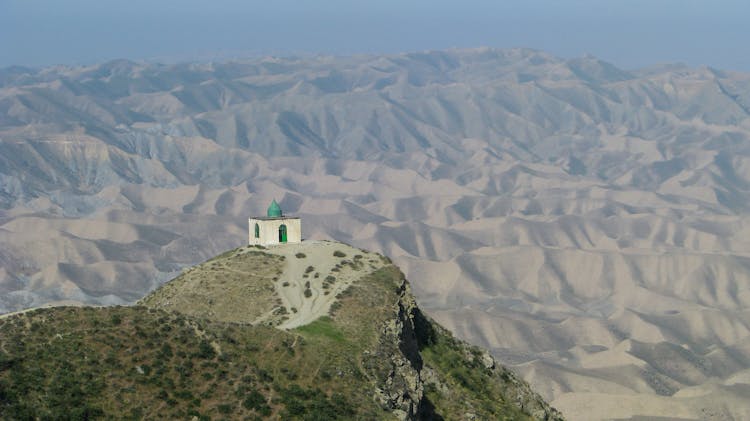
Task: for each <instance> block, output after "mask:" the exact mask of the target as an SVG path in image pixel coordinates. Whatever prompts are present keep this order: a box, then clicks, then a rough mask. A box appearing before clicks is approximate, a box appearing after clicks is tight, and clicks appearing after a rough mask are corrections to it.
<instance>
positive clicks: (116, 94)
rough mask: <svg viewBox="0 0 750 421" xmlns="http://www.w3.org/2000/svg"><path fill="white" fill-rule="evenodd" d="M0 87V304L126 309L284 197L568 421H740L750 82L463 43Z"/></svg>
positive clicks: (309, 222) (19, 72) (236, 238)
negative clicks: (389, 270)
mask: <svg viewBox="0 0 750 421" xmlns="http://www.w3.org/2000/svg"><path fill="white" fill-rule="evenodd" d="M2 75H3V76H2V77H0V311H12V310H18V309H21V308H25V307H29V306H36V305H41V304H45V303H53V302H58V303H59V302H86V303H98V304H117V303H125V302H132V301H134V300H136V299H138V298H140V297H142V296H143V295H144V294H145V293H146V292H147V291H149V290H151V289H153V288H154V287H156V286H157V285H159V284H160V283H162V282H163V281H165V280H167V279H169V278H170V277H172V276H173V275H174V274H176V273H178V271H179V270H180V268H182V267H185V266H188V265H192V264H195V263H197V262H200V261H202V260H205V259H206V258H208V257H210V256H213V255H215V254H217V253H219V252H221V251H223V250H226V249H229V248H232V247H235V246H237V245H240V244H242V243H243V241H244V239H245V237H246V226H245V224H246V220H247V217H248V216H250V215H254V214H263V212H264V210H265V207H266V206H267V204H268V203H269V202H270V201H271V200H272V199H274V198H276V199H277V200H278V201H279V202H280V204H281V206H282V208H283V209H285V211H287V212H288V213H290V214H297V215H299V216H301V217H302V218H303V235H304V236H305V237H306V238H335V239H338V240H341V241H345V242H349V243H352V244H354V245H357V246H359V247H365V248H369V249H373V250H378V251H381V252H383V253H385V254H388V255H389V256H391V257H392V258H393V259H394V260H395V261H396V262H397V263H398V264H399V266H400V267H402V268H404V270H405V272H406V273H407V275H408V277H409V278H410V279H412V280H413V282H414V289H415V293H416V295H417V297H419V299H420V303H421V305H422V307H423V308H425V309H426V310H427V311H428V312H430V314H431V315H432V316H433V317H435V318H436V319H437V320H438V321H439V322H440V323H441V324H443V325H445V326H447V327H449V328H450V329H451V330H453V331H455V332H457V334H458V335H459V336H460V337H462V338H466V339H469V340H471V341H473V342H475V343H477V344H479V345H482V346H484V347H487V348H489V349H491V351H492V353H493V355H494V356H495V357H498V358H500V359H501V360H502V361H503V362H506V363H507V362H510V363H513V364H516V367H517V368H518V370H519V371H520V372H521V373H522V375H523V376H524V377H525V378H526V379H528V380H530V381H531V382H532V383H533V384H534V385H535V387H537V388H539V390H541V391H542V394H543V395H544V396H545V397H546V398H548V399H550V400H553V405H554V406H557V407H560V408H561V409H562V410H563V412H564V413H566V414H570V417H571V418H573V419H575V418H577V415H580V414H577V413H575V412H571V411H575V410H577V409H576V408H584V407H585V408H587V409H586V411H588V412H587V413H586V415H587V416H593V417H596V416H601V417H604V416H605V415H604V414H606V416H610V417H615V418H617V417H619V418H628V417H632V416H637V415H642V416H651V417H659V416H661V417H665V416H681V417H684V418H689V417H694V418H695V417H699V418H700V417H702V415H700V414H704V413H717V414H724V413H725V411H726V410H725V408H732V409H731V410H728V411H729V412H730V416H733V417H735V418H743V417H744V418H748V417H750V406H748V405H747V403H746V402H747V401H748V400H747V399H746V398H747V392H746V390H745V386H743V385H745V384H746V380H744V379H746V378H748V373H750V371H749V370H750V349H748V345H747V344H748V343H750V341H749V339H750V330H749V329H748V328H747V327H746V326H748V325H749V323H750V322H748V320H747V317H746V314H747V309H748V307H750V295H749V294H748V293H747V285H748V283H750V264H748V256H747V250H750V241H748V238H750V236H748V229H747V227H748V226H750V224H749V222H750V221H748V217H747V215H748V210H749V209H748V206H749V204H750V193H749V192H750V159H749V157H750V139H749V137H750V119H748V110H750V76H748V75H747V74H741V73H734V72H725V71H718V70H715V69H711V68H698V69H693V68H687V67H680V66H671V67H660V68H653V69H645V70H639V71H630V72H626V71H623V70H620V69H617V68H615V67H614V66H611V65H610V64H608V63H604V62H601V61H599V60H597V59H595V58H591V57H586V58H581V59H576V60H567V61H566V60H561V59H558V58H555V57H552V56H550V55H548V54H545V53H542V52H538V51H531V50H491V49H476V50H455V51H436V52H425V53H414V54H402V55H393V56H361V57H354V58H331V57H318V58H289V59H277V58H266V59H261V60H255V61H237V62H228V63H191V64H179V65H172V66H165V65H157V64H143V63H133V62H127V61H117V62H112V63H105V64H101V65H95V66H87V67H77V68H67V67H55V68H49V69H42V70H32V69H24V68H14V69H13V71H7V72H3V73H2ZM667 356H668V357H667ZM587 393H599V394H600V395H597V396H596V397H595V398H592V397H591V396H590V395H587ZM683 395H687V396H691V397H692V398H691V399H687V398H684V397H682V396H683ZM632 396H635V397H636V398H633V399H636V400H637V401H638V402H639V403H638V404H637V405H636V404H630V403H628V402H630V401H629V399H630V398H631V397H632ZM579 399H580V400H579ZM643 402H649V404H648V405H645V404H643ZM600 403H601V406H599V407H596V408H592V407H590V406H587V405H589V404H591V405H599V404H600ZM584 404H585V405H584ZM615 404H616V405H615ZM612 405H615V406H616V407H617V408H621V409H620V410H621V412H616V413H615V412H612V408H613V406H612ZM643 408H647V409H643ZM675 408H678V409H679V410H677V409H675ZM638 411H641V412H638ZM643 411H645V412H643ZM596 414H599V415H596Z"/></svg>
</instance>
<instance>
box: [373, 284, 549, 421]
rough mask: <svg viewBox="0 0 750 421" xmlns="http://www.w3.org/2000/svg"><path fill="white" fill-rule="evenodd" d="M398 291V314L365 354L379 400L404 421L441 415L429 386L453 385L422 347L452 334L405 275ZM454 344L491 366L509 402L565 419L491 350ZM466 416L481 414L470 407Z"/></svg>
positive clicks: (536, 414) (540, 416)
mask: <svg viewBox="0 0 750 421" xmlns="http://www.w3.org/2000/svg"><path fill="white" fill-rule="evenodd" d="M398 293H399V299H398V302H397V303H396V308H397V312H396V317H394V318H393V319H389V320H387V321H386V322H385V323H384V325H383V328H382V334H381V337H380V339H379V342H378V346H377V349H376V350H375V351H374V352H371V353H369V354H368V355H367V356H366V358H365V361H369V362H370V363H369V364H366V366H367V367H370V368H371V372H370V374H371V375H373V377H374V378H375V379H376V381H377V388H376V393H375V399H376V400H377V401H378V402H379V403H380V404H381V405H382V407H383V408H384V409H387V410H389V411H392V412H393V413H394V415H396V416H397V417H398V418H399V419H401V420H436V419H442V417H441V416H440V415H438V414H436V413H435V412H434V405H433V402H431V401H430V400H429V398H428V397H427V396H426V394H425V388H426V387H433V388H436V389H437V390H440V391H441V392H442V393H443V394H451V393H452V386H451V385H449V384H448V383H447V382H446V380H445V378H444V377H445V376H444V375H441V374H440V373H439V372H438V371H436V370H435V369H433V368H432V367H428V366H425V364H424V361H423V359H422V356H421V354H420V350H421V349H422V348H423V347H426V346H429V345H430V344H431V343H433V342H434V341H436V338H437V336H438V335H442V336H451V334H450V332H449V331H447V330H445V329H444V328H442V327H440V326H439V325H437V324H436V323H433V322H432V321H431V320H430V319H429V318H427V317H426V316H425V315H424V314H423V313H422V311H421V310H420V309H419V307H418V306H417V303H416V300H415V298H414V296H413V295H412V293H411V287H410V286H409V283H408V282H407V281H406V280H402V283H401V286H400V288H399V291H398ZM452 345H454V346H455V347H457V349H458V350H459V351H460V353H461V354H462V356H463V358H464V359H465V360H466V361H467V362H468V363H469V364H470V365H472V366H474V367H480V368H481V369H484V370H486V371H487V372H489V373H491V377H493V378H495V379H497V380H498V381H499V382H501V383H503V385H504V388H503V392H504V393H503V395H504V396H503V397H504V398H505V400H506V401H507V402H512V403H513V404H514V405H515V406H516V407H518V408H520V409H521V410H522V411H523V412H525V413H527V414H529V415H530V416H531V417H532V418H533V419H536V420H562V419H563V417H562V414H560V412H558V411H557V410H556V409H555V408H552V407H550V406H549V404H547V403H546V402H545V401H544V399H542V397H541V396H540V395H539V394H538V393H536V392H534V391H533V390H532V389H531V387H530V386H529V385H528V384H527V383H526V382H524V381H523V380H521V379H520V378H519V377H518V376H517V375H516V374H515V373H513V372H512V371H511V370H509V369H507V368H506V367H504V366H502V365H500V364H498V362H497V361H496V360H495V359H494V358H493V357H492V356H491V355H490V354H489V352H487V351H484V350H480V349H479V348H477V347H473V346H471V345H469V344H466V343H464V342H461V341H457V340H454V341H453V342H452ZM375 361H378V362H377V363H375ZM384 361H385V362H386V363H385V364H384V363H383V362H384ZM464 419H467V420H473V419H480V418H478V417H477V416H476V414H473V413H471V412H467V413H465V414H464Z"/></svg>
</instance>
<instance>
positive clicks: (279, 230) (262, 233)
mask: <svg viewBox="0 0 750 421" xmlns="http://www.w3.org/2000/svg"><path fill="white" fill-rule="evenodd" d="M301 241H302V222H301V221H300V219H299V218H298V217H294V216H284V214H283V213H282V212H281V207H280V206H279V204H278V203H276V200H274V201H273V202H271V205H270V206H269V207H268V211H267V212H266V216H256V217H253V218H250V219H248V244H250V245H261V246H268V245H273V244H282V243H299V242H301Z"/></svg>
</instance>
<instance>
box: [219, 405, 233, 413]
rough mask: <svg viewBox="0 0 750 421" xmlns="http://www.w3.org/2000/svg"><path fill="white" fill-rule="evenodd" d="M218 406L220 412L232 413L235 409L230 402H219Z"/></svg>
mask: <svg viewBox="0 0 750 421" xmlns="http://www.w3.org/2000/svg"><path fill="white" fill-rule="evenodd" d="M217 408H218V409H219V412H220V413H222V414H225V415H226V414H231V413H232V409H234V408H232V405H231V404H228V403H222V404H219V406H218V407H217Z"/></svg>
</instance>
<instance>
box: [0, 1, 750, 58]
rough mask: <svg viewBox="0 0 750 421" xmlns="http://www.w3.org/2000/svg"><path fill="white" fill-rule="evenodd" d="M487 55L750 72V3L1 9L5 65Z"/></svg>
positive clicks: (34, 4)
mask: <svg viewBox="0 0 750 421" xmlns="http://www.w3.org/2000/svg"><path fill="white" fill-rule="evenodd" d="M477 46H490V47H498V48H506V47H530V48H536V49H540V50H545V51H548V52H550V53H553V54H555V55H559V56H562V57H577V56H581V55H584V54H587V53H588V54H593V55H595V56H597V57H600V58H602V59H604V60H607V61H610V62H612V63H614V64H616V65H618V66H620V67H623V68H626V69H629V68H635V67H641V66H646V65H650V64H655V63H663V62H684V63H687V64H690V65H710V66H713V67H718V68H724V69H737V70H747V71H750V1H748V0H714V1H709V0H703V1H697V0H523V1H520V0H518V1H517V0H493V1H489V0H488V1H478V0H463V1H444V0H430V1H427V0H424V1H423V0H413V1H408V0H401V1H396V0H377V1H369V2H361V1H356V0H314V1H312V0H265V1H256V0H213V1H198V0H148V1H146V0H118V1H111V0H0V66H8V65H12V64H20V65H32V66H39V65H48V64H58V63H62V64H81V63H92V62H99V61H105V60H110V59H115V58H129V59H157V60H162V61H171V60H180V61H184V60H191V59H204V58H211V57H232V56H252V55H261V54H262V55H265V54H276V55H289V54H297V53H325V54H352V53H380V52H385V53H393V52H404V51H419V50H427V49H442V48H450V47H477Z"/></svg>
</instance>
